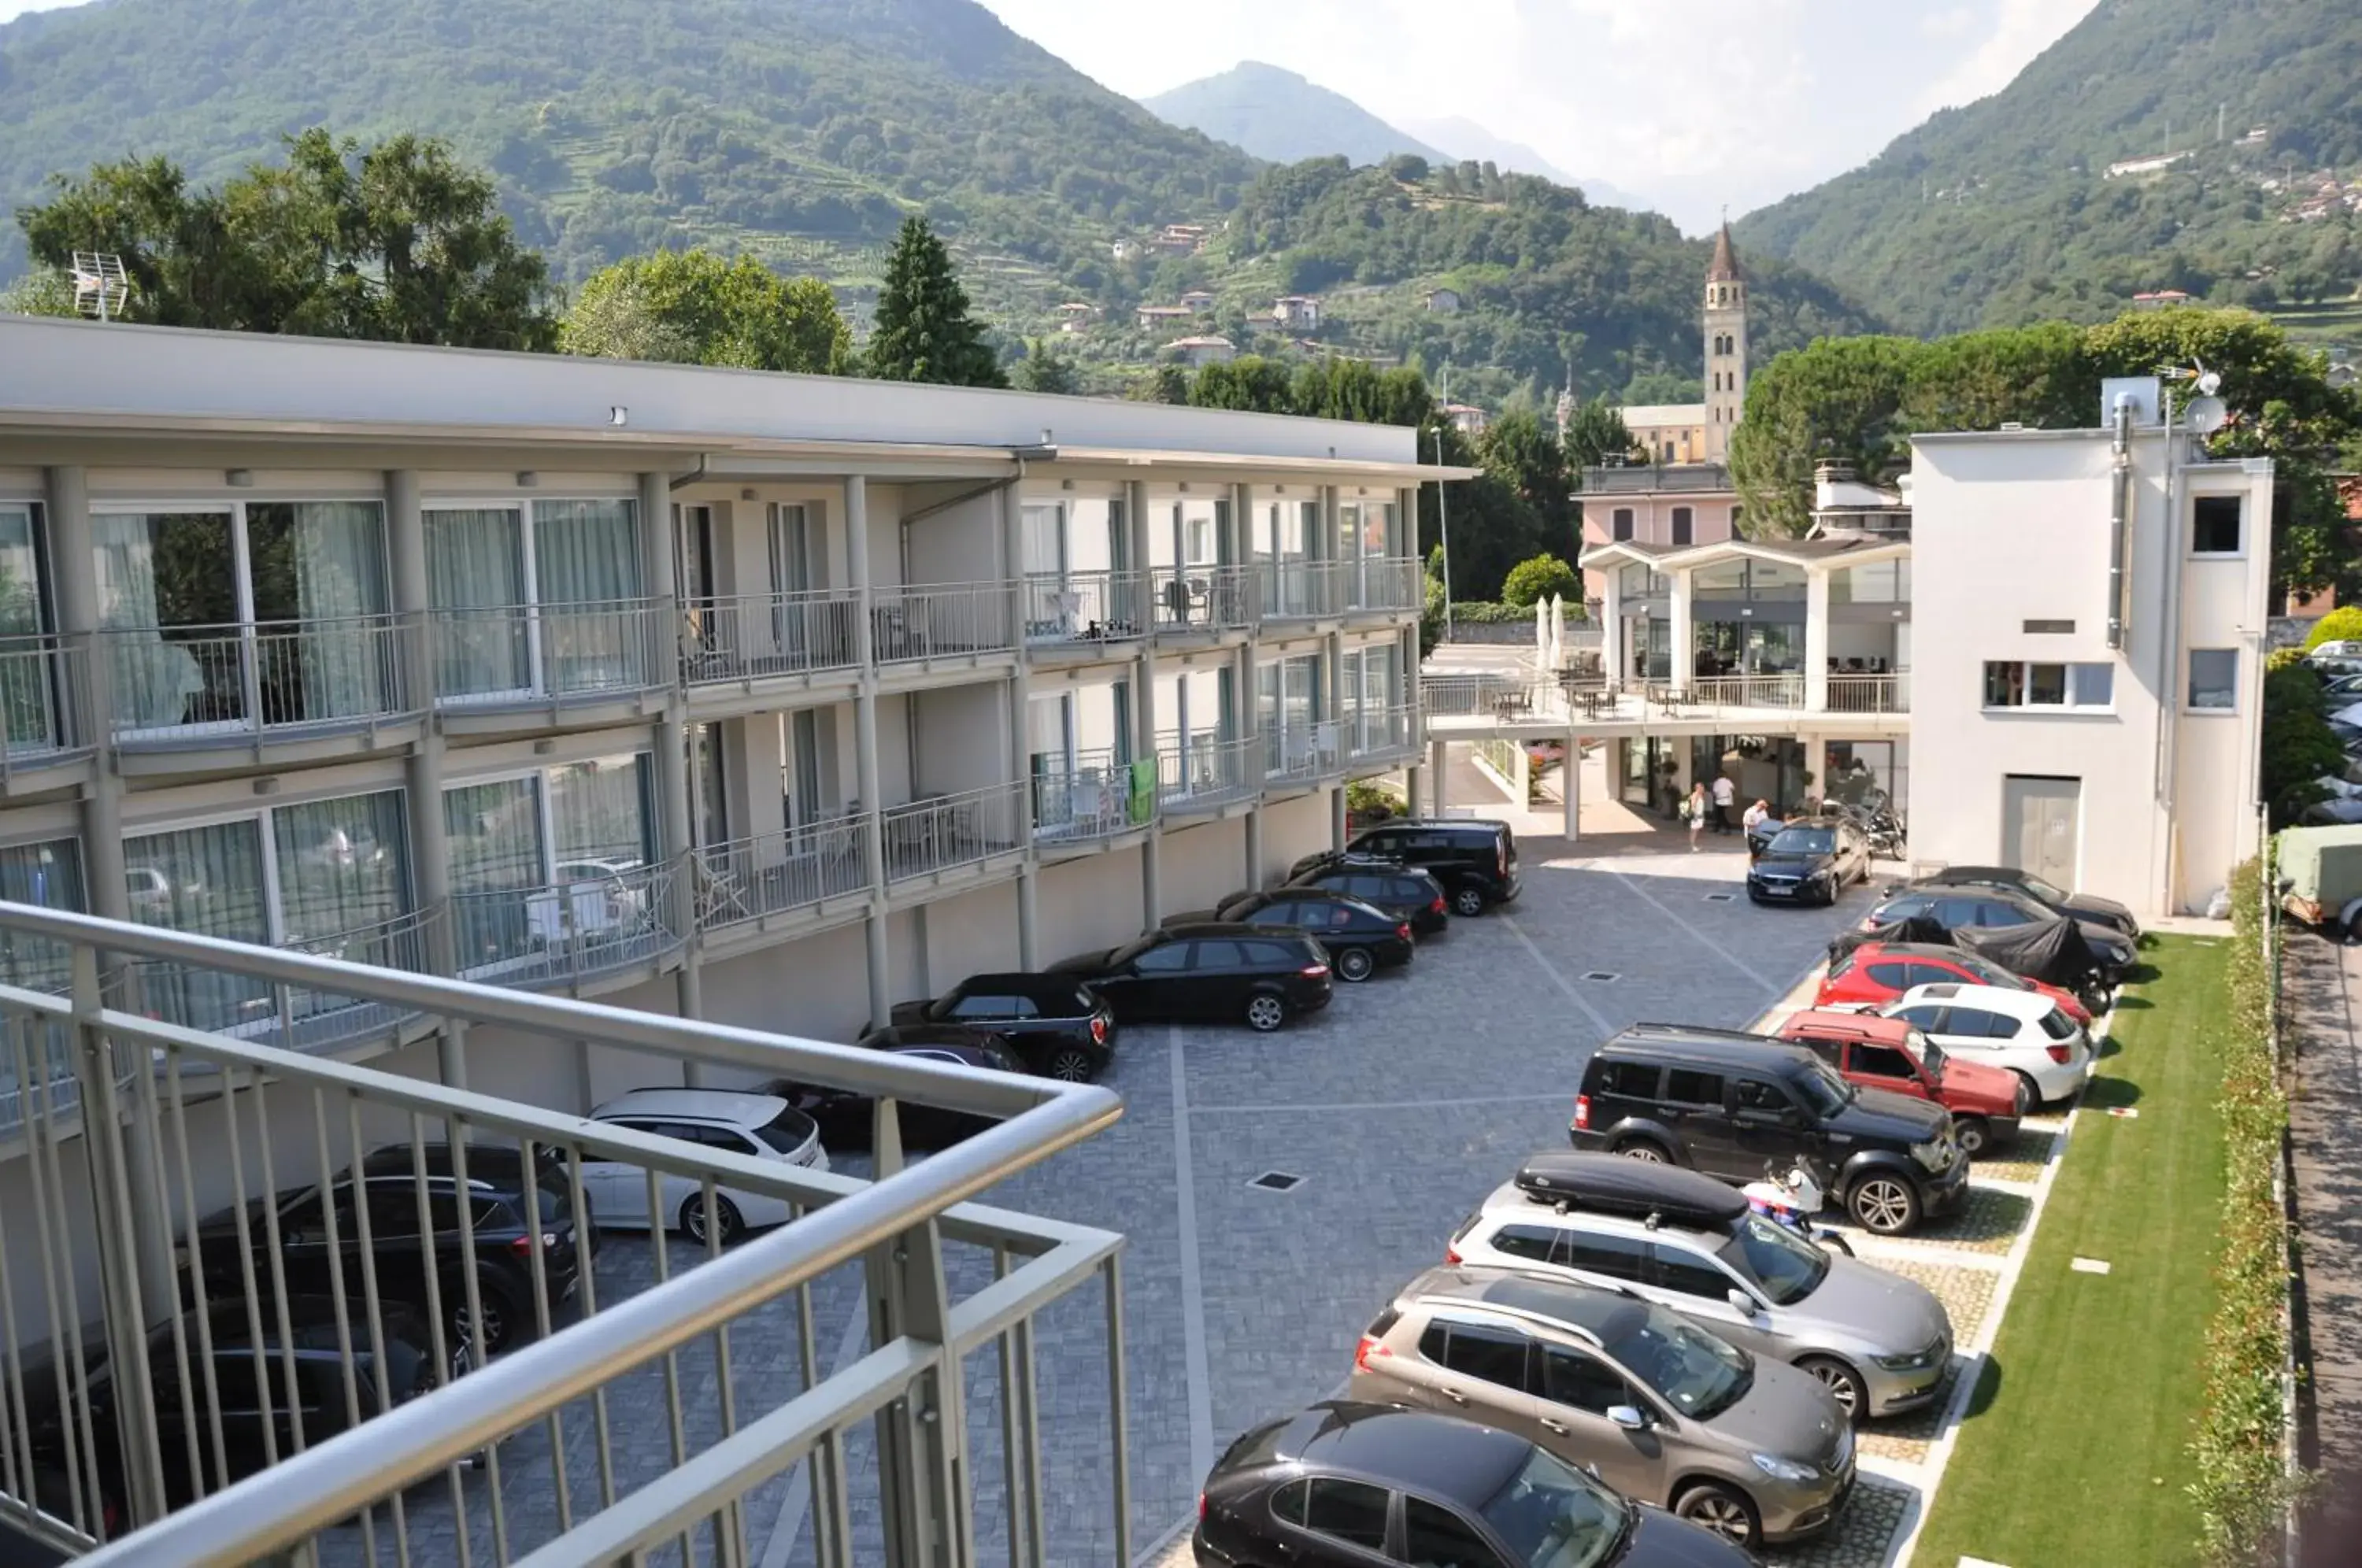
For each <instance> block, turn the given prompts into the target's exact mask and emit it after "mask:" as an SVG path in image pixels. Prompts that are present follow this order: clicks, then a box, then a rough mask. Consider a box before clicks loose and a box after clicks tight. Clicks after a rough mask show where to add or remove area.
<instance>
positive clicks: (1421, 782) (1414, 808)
mask: <svg viewBox="0 0 2362 1568" xmlns="http://www.w3.org/2000/svg"><path fill="white" fill-rule="evenodd" d="M1403 783H1404V784H1405V785H1406V786H1407V787H1408V790H1409V792H1410V814H1411V815H1412V816H1413V817H1423V816H1425V815H1427V811H1426V803H1425V800H1424V796H1425V794H1426V790H1427V768H1426V767H1425V766H1424V765H1422V764H1420V763H1416V762H1414V763H1412V764H1411V765H1410V766H1409V767H1406V768H1404V769H1403Z"/></svg>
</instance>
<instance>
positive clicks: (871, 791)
mask: <svg viewBox="0 0 2362 1568" xmlns="http://www.w3.org/2000/svg"><path fill="white" fill-rule="evenodd" d="M844 569H845V576H846V578H847V580H848V581H849V583H850V586H851V587H852V589H853V591H854V605H853V651H854V656H855V658H856V659H858V660H859V662H860V666H861V685H860V687H859V689H858V690H856V691H855V694H854V700H853V735H854V740H853V766H854V788H855V790H859V791H860V792H861V809H862V811H863V812H864V813H866V815H867V816H868V818H869V824H868V831H867V832H866V833H865V834H862V835H861V838H862V845H863V855H862V858H863V860H864V862H865V865H864V867H863V869H864V870H865V871H866V873H867V876H868V879H869V896H870V899H871V900H872V901H871V905H870V910H869V919H868V921H867V922H866V925H865V927H864V931H863V934H864V936H865V937H866V939H867V945H868V968H869V1021H870V1022H871V1023H872V1024H873V1025H883V1024H884V1023H885V1022H886V1020H887V1017H888V1015H889V1014H890V1013H891V1012H892V1011H893V1010H894V992H893V974H892V971H891V969H890V967H889V955H888V951H887V946H886V841H885V839H884V837H883V836H882V834H881V832H880V823H881V821H882V819H881V817H880V815H879V813H880V811H881V810H882V808H883V807H884V805H885V802H884V801H882V800H881V799H880V798H879V796H878V781H877V780H878V773H877V650H876V649H875V648H874V647H873V646H871V643H872V637H871V629H872V628H871V621H870V614H871V607H872V605H873V603H874V602H875V591H874V589H873V588H872V586H871V583H870V573H869V481H868V480H866V478H864V477H863V476H862V475H860V474H849V475H847V476H846V477H845V480H844Z"/></svg>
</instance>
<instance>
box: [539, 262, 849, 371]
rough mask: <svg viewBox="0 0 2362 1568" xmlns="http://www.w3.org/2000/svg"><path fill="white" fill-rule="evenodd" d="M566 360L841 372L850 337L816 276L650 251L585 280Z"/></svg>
mask: <svg viewBox="0 0 2362 1568" xmlns="http://www.w3.org/2000/svg"><path fill="white" fill-rule="evenodd" d="M563 342H564V346H565V348H566V351H567V352H568V353H570V354H588V355H595V356H599V357H602V358H606V359H666V360H674V361H679V362H682V363H688V364H695V365H736V366H739V367H742V368H744V369H746V370H800V371H805V372H809V373H811V374H815V375H841V374H843V373H844V371H845V370H846V368H847V366H848V364H849V363H850V361H851V359H852V357H853V333H852V330H851V329H850V328H849V327H847V326H845V324H844V317H843V316H842V315H839V314H838V313H837V308H836V296H835V295H834V294H833V293H830V291H829V287H828V285H827V284H826V283H823V282H821V281H820V280H819V279H817V278H794V279H789V278H782V277H780V276H779V275H778V273H776V272H774V271H771V270H770V269H769V268H767V267H766V266H764V265H763V264H762V263H761V262H760V261H757V260H756V259H755V258H753V257H752V256H741V257H739V258H738V259H736V260H734V261H725V260H723V259H722V258H721V257H719V256H716V255H714V254H713V253H712V251H709V250H659V251H657V253H656V254H655V255H653V256H635V257H633V258H631V259H629V260H625V261H619V262H617V263H616V264H615V265H614V266H613V267H609V268H607V269H605V270H604V271H601V272H599V273H597V274H596V275H594V276H593V277H592V278H591V279H590V282H587V283H585V284H583V285H582V293H581V294H580V296H579V298H578V299H577V300H576V301H575V304H574V308H573V310H571V311H570V312H568V315H567V318H566V326H565V333H564V337H563Z"/></svg>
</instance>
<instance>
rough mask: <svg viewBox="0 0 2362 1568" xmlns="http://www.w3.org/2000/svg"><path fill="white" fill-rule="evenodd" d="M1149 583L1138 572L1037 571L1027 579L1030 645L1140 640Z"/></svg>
mask: <svg viewBox="0 0 2362 1568" xmlns="http://www.w3.org/2000/svg"><path fill="white" fill-rule="evenodd" d="M1146 586H1147V582H1146V579H1145V578H1144V577H1143V576H1142V574H1141V573H1139V572H1136V571H1070V572H1035V573H1033V574H1032V575H1031V576H1029V577H1027V578H1026V580H1025V589H1024V603H1025V641H1026V644H1027V646H1032V647H1036V648H1043V647H1049V648H1055V647H1061V646H1067V647H1089V646H1098V645H1102V644H1106V643H1111V642H1122V641H1126V640H1129V639H1131V638H1133V637H1137V636H1139V635H1141V634H1142V630H1143V627H1144V624H1145V623H1144V621H1143V619H1142V610H1143V608H1144V604H1143V602H1142V593H1143V592H1144V591H1145V589H1146Z"/></svg>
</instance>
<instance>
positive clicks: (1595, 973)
mask: <svg viewBox="0 0 2362 1568" xmlns="http://www.w3.org/2000/svg"><path fill="white" fill-rule="evenodd" d="M1614 978H1616V977H1615V976H1613V975H1611V974H1609V973H1608V972H1607V971H1606V970H1605V969H1594V970H1592V971H1591V972H1590V973H1589V974H1587V975H1585V976H1584V979H1586V980H1603V981H1604V980H1612V979H1614Z"/></svg>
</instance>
